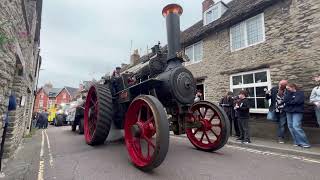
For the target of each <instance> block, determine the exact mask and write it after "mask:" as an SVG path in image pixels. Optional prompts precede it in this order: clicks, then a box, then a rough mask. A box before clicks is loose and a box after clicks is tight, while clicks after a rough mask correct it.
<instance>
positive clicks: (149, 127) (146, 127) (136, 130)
mask: <svg viewBox="0 0 320 180" xmlns="http://www.w3.org/2000/svg"><path fill="white" fill-rule="evenodd" d="M131 131H132V134H133V135H134V136H135V137H141V135H143V136H145V137H147V138H151V137H152V136H153V135H154V134H155V133H156V129H155V127H154V125H153V124H152V123H145V124H144V123H142V122H137V124H135V125H133V126H132V129H131Z"/></svg>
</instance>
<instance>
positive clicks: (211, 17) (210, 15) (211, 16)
mask: <svg viewBox="0 0 320 180" xmlns="http://www.w3.org/2000/svg"><path fill="white" fill-rule="evenodd" d="M219 17H220V16H219V6H213V7H212V8H210V9H209V10H207V11H206V12H205V25H207V24H209V23H211V22H213V21H215V20H217V19H219Z"/></svg>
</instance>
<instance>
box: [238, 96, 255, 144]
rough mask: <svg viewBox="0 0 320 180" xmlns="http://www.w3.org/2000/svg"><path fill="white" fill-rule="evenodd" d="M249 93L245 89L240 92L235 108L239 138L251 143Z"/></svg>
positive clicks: (245, 142)
mask: <svg viewBox="0 0 320 180" xmlns="http://www.w3.org/2000/svg"><path fill="white" fill-rule="evenodd" d="M247 96H248V93H247V91H245V90H241V91H240V93H239V100H238V101H237V102H236V105H235V107H234V109H235V110H236V111H237V115H238V121H239V129H240V137H239V138H238V139H237V140H241V141H242V143H244V144H248V143H251V141H250V135H249V117H250V116H249V109H250V103H249V100H248V99H247Z"/></svg>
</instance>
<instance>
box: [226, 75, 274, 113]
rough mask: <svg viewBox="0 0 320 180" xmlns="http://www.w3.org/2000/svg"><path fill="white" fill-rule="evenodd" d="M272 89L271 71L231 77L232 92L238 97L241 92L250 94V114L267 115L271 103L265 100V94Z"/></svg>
mask: <svg viewBox="0 0 320 180" xmlns="http://www.w3.org/2000/svg"><path fill="white" fill-rule="evenodd" d="M270 88H271V80H270V71H269V69H262V70H257V71H250V72H244V73H238V74H233V75H231V76H230V90H231V91H232V92H233V93H234V95H238V94H239V92H240V91H241V90H246V91H247V92H248V95H249V96H248V99H249V101H250V108H251V109H250V112H252V113H267V112H268V108H269V101H266V100H265V92H266V91H267V90H268V89H270Z"/></svg>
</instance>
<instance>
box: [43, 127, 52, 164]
mask: <svg viewBox="0 0 320 180" xmlns="http://www.w3.org/2000/svg"><path fill="white" fill-rule="evenodd" d="M44 134H45V135H46V137H47V145H48V150H49V158H50V160H49V163H50V166H51V167H53V157H52V153H51V146H50V141H49V136H48V134H47V130H44Z"/></svg>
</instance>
